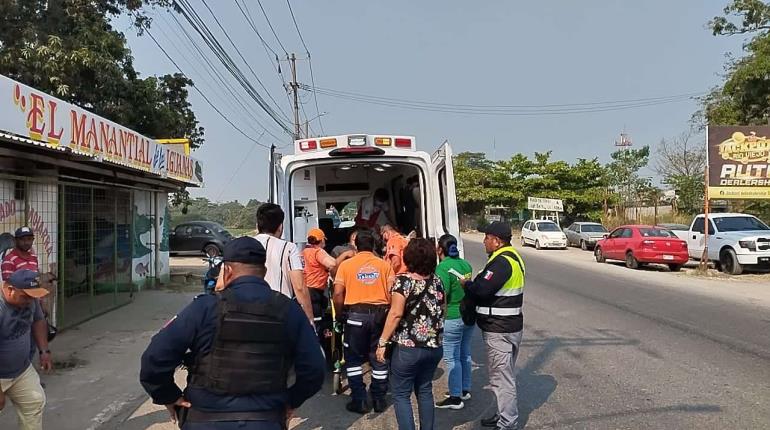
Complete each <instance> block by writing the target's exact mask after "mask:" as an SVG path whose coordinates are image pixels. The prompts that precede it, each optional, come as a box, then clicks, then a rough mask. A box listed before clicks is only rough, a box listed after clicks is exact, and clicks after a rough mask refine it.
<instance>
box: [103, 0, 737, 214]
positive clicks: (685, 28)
mask: <svg viewBox="0 0 770 430" xmlns="http://www.w3.org/2000/svg"><path fill="white" fill-rule="evenodd" d="M202 1H203V0H189V2H190V4H192V6H193V7H194V8H195V10H196V12H197V13H198V14H199V15H200V16H201V17H202V18H203V19H204V21H205V22H206V23H207V25H208V27H209V29H210V30H211V31H212V32H213V33H214V34H215V36H216V37H217V39H218V40H219V41H220V43H221V44H222V46H224V47H225V48H226V49H227V50H228V52H229V53H230V56H231V57H232V58H233V59H234V60H235V61H236V63H237V64H238V66H239V68H240V69H241V70H242V71H243V72H244V74H245V75H246V76H247V78H248V79H249V80H250V81H251V82H252V83H253V85H254V86H255V87H256V88H257V90H258V91H259V92H260V93H261V94H262V96H263V97H264V98H265V99H267V100H268V102H269V103H271V104H272V101H271V100H270V99H269V98H268V96H267V92H265V91H264V90H263V89H262V87H261V86H259V84H258V83H257V81H256V79H255V77H254V75H256V76H257V77H259V79H260V80H261V82H262V83H263V84H264V86H265V87H266V88H267V89H268V90H269V93H270V94H271V95H272V97H273V98H274V99H275V100H276V102H277V103H278V105H279V106H280V108H281V109H282V110H283V112H285V113H286V114H287V115H288V116H289V118H291V108H290V104H289V100H288V98H287V96H286V92H285V91H284V89H283V88H282V81H281V77H280V76H279V75H278V73H277V70H276V67H275V65H274V64H273V62H272V60H271V59H270V58H271V57H272V54H270V55H268V54H266V49H265V47H264V46H263V45H262V43H261V42H260V41H259V39H258V38H257V36H256V34H255V33H254V31H253V30H252V28H251V27H250V26H249V25H248V23H247V21H246V19H245V18H244V16H243V14H242V13H241V12H240V11H239V9H238V7H237V6H236V3H235V2H234V0H216V1H214V0H207V3H208V5H209V6H210V7H211V9H212V10H213V12H214V14H215V15H216V17H217V18H218V19H219V20H220V23H221V24H222V27H223V28H225V29H226V31H227V36H229V37H230V39H232V41H233V42H234V44H235V45H236V46H237V47H238V49H239V50H240V52H241V55H243V57H244V58H245V60H246V62H247V63H248V66H247V64H246V63H243V62H242V61H241V59H240V57H239V55H238V53H237V52H236V51H235V50H234V49H233V47H232V46H231V45H230V44H229V42H228V40H227V38H226V36H225V34H224V33H223V32H222V31H221V30H220V29H219V27H218V26H217V24H216V23H215V21H214V19H213V18H212V15H211V14H210V13H209V11H208V10H207V9H206V8H205V5H204V4H203V3H202ZM243 3H246V11H247V12H250V15H251V17H252V19H253V23H254V24H255V27H256V28H257V30H258V31H259V32H260V34H261V35H262V36H263V38H264V39H265V40H266V42H267V44H268V45H269V46H270V48H271V49H273V50H274V51H276V52H277V53H279V55H281V56H285V54H284V50H283V48H281V46H280V45H279V43H278V40H280V44H282V45H283V47H284V48H285V49H286V51H287V52H296V53H297V55H298V57H300V58H303V60H300V61H298V62H297V70H298V80H299V81H300V82H301V83H304V84H307V85H310V84H311V76H310V73H309V63H308V61H307V60H305V58H306V57H307V55H306V54H305V49H304V47H303V45H302V42H301V40H300V38H299V36H298V33H297V31H296V29H295V28H294V24H293V22H292V19H291V15H290V13H289V8H288V7H287V4H286V2H285V1H283V0H263V1H262V2H261V3H262V6H264V9H265V13H266V14H267V17H268V18H269V19H270V24H272V26H273V29H274V30H275V33H276V34H277V36H278V40H277V39H276V37H275V36H274V35H273V33H272V31H271V29H270V27H269V26H268V22H267V21H266V20H265V17H264V15H263V14H262V11H261V10H260V5H259V4H258V3H257V1H255V0H242V2H241V4H243ZM726 3H727V0H708V1H703V0H680V1H670V0H646V1H644V2H638V1H637V2H632V1H625V0H615V1H611V0H603V1H600V0H591V1H580V2H578V1H570V0H561V1H556V0H540V1H512V0H508V1H493V0H488V1H483V2H468V1H458V0H446V1H437V0H430V1H407V0H391V1H381V2H373V1H354V0H345V1H343V0H327V1H318V0H292V3H291V4H292V8H293V10H294V13H295V16H296V19H297V23H298V26H299V29H300V32H301V34H302V37H303V38H304V41H305V43H306V45H307V47H308V49H309V51H310V53H311V58H312V69H313V78H314V80H315V85H316V86H317V87H319V88H326V89H333V90H338V91H348V92H353V93H360V94H366V95H371V96H378V97H389V98H396V99H406V100H421V101H429V102H436V103H447V104H473V105H495V106H497V105H516V106H522V105H536V106H541V105H554V104H576V103H593V102H603V101H617V100H636V99H647V98H657V97H667V96H673V95H680V94H689V93H701V92H706V91H708V90H709V89H710V88H712V87H714V86H715V85H718V84H719V83H720V82H721V81H722V77H721V74H722V73H723V69H724V64H725V63H726V61H727V59H726V57H725V55H726V54H727V53H730V52H732V53H735V54H738V55H740V52H741V46H742V43H743V40H742V39H740V38H738V37H714V36H712V35H711V32H710V31H709V30H708V29H707V27H706V24H707V23H708V21H709V19H711V18H712V17H714V16H715V15H718V14H720V12H721V9H722V8H723V7H724V6H725V4H726ZM150 13H151V15H153V16H154V17H155V19H154V22H153V27H152V29H151V32H152V34H153V36H154V37H155V38H156V39H157V41H158V42H159V43H160V44H161V46H163V47H164V48H165V49H166V51H167V52H168V54H169V55H170V56H171V57H172V58H173V59H174V60H175V61H176V63H177V65H178V66H179V67H180V69H181V70H182V71H183V72H184V73H185V74H186V75H188V76H189V77H190V78H192V79H193V80H194V81H195V82H196V85H197V86H198V88H199V89H200V90H201V91H202V92H203V93H204V94H206V95H207V97H208V98H209V99H210V100H211V101H212V103H213V104H214V105H215V106H217V108H218V109H219V110H220V111H221V112H222V113H223V114H224V115H225V116H226V117H227V118H228V119H229V120H230V121H232V122H233V123H235V124H236V125H238V126H239V128H242V129H243V130H244V131H245V132H246V133H247V134H249V135H250V136H251V137H253V138H257V137H258V136H260V133H261V130H262V126H260V125H258V124H257V122H258V123H261V124H263V125H267V129H268V131H269V133H266V134H264V135H262V136H261V137H260V138H259V139H258V140H259V141H260V142H261V143H262V144H265V145H270V144H272V143H275V144H276V146H278V147H280V146H283V145H286V144H289V143H291V138H290V137H289V136H288V135H287V134H285V133H281V132H280V131H279V129H277V128H276V126H275V125H269V124H270V121H271V120H270V119H269V118H268V117H267V115H266V114H264V113H262V112H261V111H259V108H258V107H256V104H255V103H253V102H251V103H249V102H248V101H246V102H243V103H244V104H248V106H246V107H247V108H249V110H250V111H251V113H244V109H243V108H242V107H240V106H238V105H237V104H235V103H233V101H232V100H231V97H229V96H228V94H227V93H226V91H225V90H224V89H223V88H222V85H221V84H220V83H219V82H218V81H217V80H215V79H213V78H212V75H210V74H209V72H207V71H206V70H207V67H208V66H206V64H205V62H204V61H203V60H202V59H201V58H200V55H199V54H198V53H197V52H196V51H194V48H193V46H192V45H191V44H190V43H189V42H188V41H187V39H186V38H185V37H184V35H183V33H182V32H181V30H180V28H179V26H177V25H176V23H175V22H174V21H173V20H172V19H171V15H170V14H169V13H168V12H165V11H161V10H155V11H151V12H150ZM179 19H180V22H182V24H183V25H185V26H186V28H187V29H188V31H190V32H191V33H192V34H193V36H195V37H196V38H197V35H195V34H194V32H193V31H192V30H191V29H190V27H189V26H188V25H187V23H186V22H184V20H183V19H182V18H181V17H180V18H179ZM121 25H122V27H123V28H120V26H121ZM118 27H119V29H120V30H123V31H125V33H126V36H127V38H128V40H129V46H130V47H131V49H132V51H133V55H134V58H135V67H136V69H137V70H138V71H140V72H141V73H142V74H143V75H144V76H147V75H160V74H165V73H172V72H175V71H177V68H176V67H175V66H174V65H173V64H172V62H171V61H169V60H168V59H167V58H166V57H165V56H164V54H163V53H162V52H161V51H160V50H159V48H158V47H157V46H156V45H155V44H154V43H153V41H152V40H151V39H150V38H149V37H148V36H147V35H143V36H138V35H136V33H135V32H134V31H133V30H132V29H131V28H130V27H129V25H128V24H126V23H125V22H122V23H120V21H119V25H118ZM196 41H197V42H199V43H200V39H196ZM200 46H201V48H202V49H203V50H204V52H205V53H206V54H207V55H208V56H209V57H210V58H211V61H212V63H213V64H214V65H215V66H218V73H217V74H218V75H220V76H224V77H225V78H226V79H227V76H228V75H227V74H226V72H225V71H224V69H223V68H222V67H221V65H218V63H217V61H216V60H215V59H214V57H213V56H212V55H211V53H210V51H208V48H207V47H205V45H203V44H202V43H201V44H200ZM249 67H250V69H249ZM281 69H282V72H283V76H284V78H286V79H288V78H289V77H290V76H291V75H290V73H289V70H290V69H289V66H288V63H287V62H285V61H282V64H281ZM251 70H253V72H254V75H252V72H251ZM229 81H233V80H232V78H229ZM236 88H238V87H236ZM241 92H243V90H241ZM300 95H301V101H302V102H303V103H304V104H303V107H304V114H303V117H304V118H309V119H311V120H312V121H311V123H310V124H311V127H312V129H313V131H314V132H315V133H316V134H320V133H321V124H322V126H323V131H324V132H325V134H326V135H334V134H347V133H360V132H363V133H388V134H401V135H413V136H416V138H417V146H418V149H421V150H425V151H428V152H432V151H434V150H435V149H436V148H437V147H438V146H439V145H440V143H441V142H443V141H444V140H445V139H447V140H448V141H449V142H450V144H451V145H452V147H453V149H454V151H455V152H460V151H482V152H486V153H487V154H488V157H490V158H496V159H504V158H508V157H510V156H511V155H512V154H515V153H525V154H530V155H531V154H533V153H534V152H536V151H537V152H544V151H552V152H553V158H554V159H562V160H566V161H570V162H572V161H575V160H576V159H577V158H593V157H599V159H600V160H602V161H607V160H608V159H609V154H610V153H611V152H612V151H613V150H615V149H616V148H615V147H614V144H613V143H614V141H615V140H616V139H617V138H618V136H619V134H620V132H621V131H623V130H624V129H625V131H626V132H627V133H628V134H629V135H630V136H631V138H632V139H633V143H634V147H640V146H643V145H650V146H652V147H653V148H654V147H655V146H656V145H657V144H658V142H659V141H660V140H661V138H671V137H674V136H676V135H679V134H680V133H682V132H684V131H686V130H687V129H688V128H689V126H690V125H689V121H690V118H691V116H692V114H693V112H695V111H696V110H697V109H698V104H697V101H695V100H689V99H686V100H682V101H677V102H674V103H667V104H659V105H654V106H644V107H637V108H633V109H625V110H618V109H613V110H605V111H601V112H590V113H576V114H575V113H573V114H559V115H542V114H538V115H526V116H522V115H517V116H491V115H471V114H456V113H447V112H429V111H417V110H407V109H403V108H394V107H389V106H379V105H374V104H369V103H360V102H356V101H351V100H346V99H340V98H334V97H330V96H327V95H318V105H319V108H320V109H319V111H320V112H322V113H323V112H325V113H326V114H325V115H323V116H322V117H321V118H320V123H319V120H318V119H313V117H315V116H316V115H317V112H318V111H316V106H315V103H314V99H313V97H312V94H311V93H309V92H304V91H300ZM190 101H191V103H192V104H193V109H194V111H195V113H196V116H197V118H198V120H199V121H200V123H201V125H202V126H203V127H204V128H205V137H206V143H205V144H204V146H203V147H202V148H200V149H199V150H197V151H195V152H194V154H193V155H194V157H196V158H198V159H199V160H201V162H202V164H203V166H204V178H205V187H204V188H201V189H196V190H192V191H191V194H192V195H193V196H196V197H197V196H205V197H207V198H209V199H211V200H215V201H231V200H236V199H237V200H238V201H240V202H243V203H245V202H247V201H248V200H249V199H253V198H256V199H260V200H265V199H266V198H267V163H268V151H267V150H265V149H264V148H262V147H260V146H257V145H255V144H254V143H253V142H252V141H251V140H249V139H247V138H246V137H244V136H243V135H241V134H240V133H238V132H237V131H236V130H234V129H233V127H232V126H231V125H230V124H228V123H227V122H226V121H225V120H224V119H222V117H221V116H220V115H219V114H217V112H216V111H215V110H214V109H213V108H211V107H210V106H209V105H208V104H207V103H206V101H205V100H204V99H203V98H202V97H201V96H200V95H199V94H198V93H196V92H195V91H191V94H190ZM274 109H276V110H277V108H275V107H274ZM255 117H256V119H254V118H255ZM286 122H287V123H288V122H289V121H286ZM270 133H272V134H273V135H275V136H276V137H277V138H279V139H276V137H273V136H271V135H270ZM289 149H291V148H289ZM644 173H645V174H649V175H652V172H651V171H647V172H644Z"/></svg>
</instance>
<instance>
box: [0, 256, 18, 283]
mask: <svg viewBox="0 0 770 430" xmlns="http://www.w3.org/2000/svg"><path fill="white" fill-rule="evenodd" d="M15 269H16V266H15V265H14V264H13V263H12V262H11V261H10V260H9V259H8V256H7V255H6V256H5V258H3V263H2V264H0V270H1V271H2V278H3V281H7V280H8V278H10V277H11V275H13V272H14V270H15Z"/></svg>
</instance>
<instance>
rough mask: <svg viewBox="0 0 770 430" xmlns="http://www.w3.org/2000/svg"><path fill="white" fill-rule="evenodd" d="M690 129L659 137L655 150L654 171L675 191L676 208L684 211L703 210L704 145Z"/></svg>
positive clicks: (690, 212)
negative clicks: (671, 135) (678, 133)
mask: <svg viewBox="0 0 770 430" xmlns="http://www.w3.org/2000/svg"><path fill="white" fill-rule="evenodd" d="M692 137H693V136H692V134H691V133H690V132H687V133H682V134H681V135H679V136H677V137H675V138H673V139H662V140H661V141H660V144H659V145H658V148H657V150H656V151H655V171H656V172H657V173H658V175H660V176H661V178H662V179H663V183H665V184H667V185H669V186H670V187H672V188H673V189H674V190H676V194H677V202H676V204H677V209H678V210H679V211H681V212H684V213H685V214H690V215H693V214H696V213H700V212H701V211H702V210H703V193H704V188H705V169H706V147H705V142H704V141H703V139H702V138H696V139H693V138H692Z"/></svg>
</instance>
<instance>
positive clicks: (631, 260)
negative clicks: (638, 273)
mask: <svg viewBox="0 0 770 430" xmlns="http://www.w3.org/2000/svg"><path fill="white" fill-rule="evenodd" d="M626 267H628V268H629V269H638V268H639V260H637V259H636V257H634V254H633V253H632V252H631V251H629V252H628V253H626Z"/></svg>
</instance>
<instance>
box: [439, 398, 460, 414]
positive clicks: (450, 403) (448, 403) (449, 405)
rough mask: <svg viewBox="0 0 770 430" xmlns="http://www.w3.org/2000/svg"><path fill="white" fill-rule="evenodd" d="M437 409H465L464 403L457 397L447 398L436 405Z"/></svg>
mask: <svg viewBox="0 0 770 430" xmlns="http://www.w3.org/2000/svg"><path fill="white" fill-rule="evenodd" d="M436 407H437V408H438V409H454V410H456V411H457V410H460V409H462V408H464V407H465V403H463V400H462V399H461V398H459V397H447V398H446V399H444V400H442V401H440V402H438V403H436Z"/></svg>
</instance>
